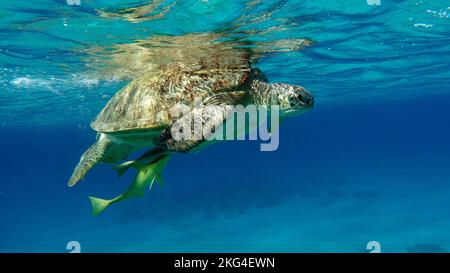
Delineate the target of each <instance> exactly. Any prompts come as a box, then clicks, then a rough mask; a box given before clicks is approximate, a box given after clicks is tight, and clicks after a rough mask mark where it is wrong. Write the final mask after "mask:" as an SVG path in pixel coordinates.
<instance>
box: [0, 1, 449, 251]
mask: <svg viewBox="0 0 450 273" xmlns="http://www.w3.org/2000/svg"><path fill="white" fill-rule="evenodd" d="M369 2H370V1H369ZM0 3H1V5H0V147H1V148H2V149H1V151H2V157H1V159H0V173H1V179H0V252H67V251H68V250H66V244H67V243H68V242H70V241H78V242H79V243H80V245H81V251H82V252H184V251H186V252H209V251H216V252H368V250H367V249H366V244H367V243H368V242H369V241H378V242H379V243H380V245H381V250H382V251H383V252H446V251H448V250H450V236H449V230H450V217H449V213H448V211H449V208H450V201H449V200H450V183H449V182H450V168H449V166H450V142H449V139H450V128H449V124H450V110H449V107H448V105H449V104H450V92H449V90H450V35H449V34H450V18H449V17H450V15H449V14H450V1H431V0H430V1H410V0H405V1H393V0H391V1H389V0H381V1H380V5H369V4H368V3H367V1H365V0H349V1H322V0H316V1H258V0H254V1H224V0H216V1H214V0H200V1H197V0H195V1H194V0H189V1H106V0H100V1H94V0H91V1H88V0H81V1H75V0H74V1H66V0H53V1H50V0H39V1H32V2H30V1H6V0H0ZM78 4H79V5H78ZM133 7H148V10H147V11H146V12H145V13H144V15H139V16H136V15H126V14H132V12H131V11H128V12H123V10H124V9H127V8H133ZM105 14H106V15H105ZM224 31H226V32H227V33H231V35H232V36H233V37H235V38H236V39H241V40H243V41H247V42H249V43H250V42H252V43H260V44H263V45H265V44H268V45H273V44H274V43H275V44H276V43H277V42H278V44H276V45H278V47H279V48H278V49H279V50H272V51H270V52H265V53H264V54H262V56H261V57H260V59H259V62H258V65H257V66H258V67H259V68H261V70H263V71H264V72H265V73H266V74H267V76H268V78H269V79H270V81H271V82H285V83H290V84H297V85H302V86H304V87H306V88H308V89H309V90H311V91H312V92H313V93H314V94H315V96H316V106H315V107H314V109H313V110H312V111H310V112H308V113H306V114H304V115H301V116H298V117H292V118H290V119H287V120H286V121H285V122H283V123H282V125H281V128H280V147H279V149H278V150H277V151H275V152H260V151H259V145H260V143H258V142H255V141H227V142H222V143H218V144H215V145H212V146H210V147H207V148H206V149H205V150H203V151H201V152H199V153H193V154H180V155H176V156H173V158H172V159H171V161H170V162H169V164H168V166H167V167H166V169H165V172H164V177H165V181H166V183H165V185H164V186H163V187H154V188H153V189H152V190H151V191H149V192H147V193H146V195H145V197H144V198H141V199H133V200H127V201H126V202H123V203H120V204H116V205H114V206H112V207H111V208H109V209H108V210H107V211H106V212H105V213H104V214H102V215H100V216H99V217H94V216H92V215H91V207H90V203H89V201H88V199H87V196H91V195H93V196H101V197H113V196H116V195H117V194H119V193H121V192H123V191H124V190H125V189H126V187H127V186H128V185H129V183H130V181H131V179H132V174H131V173H129V174H127V175H126V176H125V177H122V178H120V179H119V178H118V177H117V175H116V174H115V173H114V172H113V171H112V170H111V166H109V165H99V166H97V167H95V168H94V169H93V170H92V171H91V172H90V173H89V174H88V176H87V177H86V179H85V180H84V181H83V182H81V183H80V184H79V185H77V186H76V187H74V188H69V187H67V184H66V183H67V180H68V178H69V177H70V175H71V173H72V171H73V168H74V166H75V164H76V163H77V162H78V160H79V157H80V155H81V154H82V153H83V152H84V151H85V149H86V148H87V147H89V145H91V144H92V143H93V142H94V140H95V132H94V131H93V130H91V129H90V128H89V123H90V121H91V120H92V119H93V118H94V117H95V115H96V114H97V113H98V112H99V111H100V110H101V109H102V108H103V106H104V105H105V104H106V102H107V101H108V100H109V99H110V97H111V96H112V95H113V94H114V93H115V92H116V91H117V90H119V89H120V88H121V87H123V86H125V85H126V84H127V83H128V82H129V81H130V79H126V78H121V77H115V76H114V75H112V74H111V73H108V71H106V72H105V70H102V69H101V68H100V67H101V64H102V61H103V59H104V58H107V57H109V55H108V53H105V49H109V48H111V47H113V46H114V45H122V44H130V43H133V42H135V41H137V40H144V39H148V38H149V37H157V36H159V35H172V36H180V35H186V34H189V33H204V32H215V33H219V32H224ZM303 38H307V39H309V40H311V41H313V45H312V46H310V47H306V48H304V49H299V48H296V47H295V46H294V47H292V44H295V41H296V39H303ZM280 41H281V42H280ZM280 44H282V46H279V45H280ZM286 45H288V46H286ZM106 51H108V50H106ZM93 64H94V65H93ZM95 64H100V65H98V66H97V65H95Z"/></svg>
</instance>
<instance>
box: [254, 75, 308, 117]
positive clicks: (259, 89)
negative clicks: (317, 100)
mask: <svg viewBox="0 0 450 273" xmlns="http://www.w3.org/2000/svg"><path fill="white" fill-rule="evenodd" d="M250 93H251V96H252V97H253V101H254V103H255V104H259V105H278V106H279V107H280V111H281V113H280V114H281V116H282V117H287V116H292V115H297V114H301V113H303V112H306V111H308V110H310V109H311V108H312V107H313V106H314V97H313V95H312V94H311V93H310V92H309V91H307V90H306V89H305V88H304V87H302V86H298V85H290V84H285V83H272V84H271V83H267V82H263V81H259V80H255V81H253V82H252V84H251V92H250Z"/></svg>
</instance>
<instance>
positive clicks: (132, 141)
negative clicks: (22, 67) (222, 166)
mask: <svg viewBox="0 0 450 273" xmlns="http://www.w3.org/2000/svg"><path fill="white" fill-rule="evenodd" d="M183 39H184V41H185V43H184V44H183V47H180V48H175V49H173V47H172V48H170V45H168V47H169V48H168V49H167V50H165V51H158V52H159V53H160V54H163V52H166V54H167V52H170V53H169V54H168V55H167V56H156V57H158V58H157V59H158V60H161V59H164V57H167V58H169V57H174V56H175V58H176V61H162V62H161V63H160V64H159V65H158V68H157V69H151V70H149V71H146V72H145V73H144V74H142V75H141V76H139V77H137V78H136V79H134V80H133V81H131V82H130V83H129V84H128V85H127V86H125V87H124V88H123V89H122V90H120V91H119V92H117V93H116V94H115V95H114V96H113V97H112V98H111V100H110V101H109V102H108V103H107V105H106V106H105V107H104V108H103V110H102V111H101V112H100V113H99V114H98V116H97V117H96V119H95V120H94V121H93V122H92V123H91V127H92V129H94V130H95V131H97V132H98V134H97V141H96V142H95V143H94V144H93V145H92V146H91V147H90V148H89V149H88V150H87V151H86V152H85V153H84V154H83V155H82V157H81V159H80V162H79V163H78V165H77V166H76V168H75V170H74V172H73V174H72V177H71V178H70V180H69V183H68V184H69V186H73V185H75V184H76V183H77V182H78V181H80V180H81V179H83V178H84V176H85V175H86V173H87V172H88V171H89V170H90V169H91V168H92V167H93V166H95V165H96V164H98V163H118V162H120V161H122V160H124V159H126V158H127V157H128V156H129V155H130V154H132V153H133V152H136V151H138V150H140V149H142V148H146V147H151V149H150V150H149V151H148V152H146V153H145V154H144V155H142V156H141V157H140V158H138V159H136V160H132V161H128V162H125V163H122V164H120V165H117V166H115V167H114V169H115V170H116V171H117V172H118V174H119V175H122V174H123V173H124V172H125V171H126V170H127V169H128V168H130V167H132V168H135V169H137V170H138V172H137V175H136V177H135V179H134V181H133V183H132V184H131V185H130V187H129V188H128V190H127V191H126V192H125V193H124V194H122V195H119V196H118V197H116V198H114V199H111V200H104V199H99V198H94V197H90V200H91V203H92V206H93V213H94V215H97V214H99V213H101V212H102V211H103V210H104V209H105V208H106V207H108V206H109V205H110V204H112V203H115V202H118V201H121V200H124V199H127V198H130V197H133V196H142V195H143V193H144V189H145V188H146V187H147V186H150V187H151V186H152V185H153V183H154V182H155V181H156V182H161V176H160V174H161V172H162V170H163V168H164V166H165V164H166V163H167V161H168V159H169V156H170V155H171V154H173V153H179V152H181V153H185V152H189V151H192V150H194V149H196V148H198V147H201V146H202V145H204V144H205V143H208V141H207V140H206V139H205V137H200V138H197V139H191V140H189V139H188V140H179V139H178V140H177V139H175V138H174V137H173V136H172V134H171V132H172V131H171V129H172V127H173V126H174V123H175V122H176V121H178V122H180V121H181V122H185V121H183V119H186V122H190V120H189V121H188V120H187V118H186V117H188V116H189V115H186V114H185V115H181V116H180V115H174V114H173V112H172V110H173V109H174V108H176V106H177V105H180V104H183V105H185V106H187V107H188V108H189V111H190V112H191V113H193V112H195V111H197V112H199V113H202V112H201V111H199V108H198V107H195V105H194V101H195V98H199V99H200V100H201V101H202V102H203V105H204V106H203V107H207V106H211V105H220V104H225V105H243V106H245V105H249V104H254V105H278V106H279V107H280V111H281V112H280V115H281V117H282V118H283V117H284V116H288V115H292V114H298V113H302V112H304V111H306V110H309V109H310V108H311V107H312V106H313V104H314V99H313V96H312V95H311V94H310V93H309V92H308V91H307V90H305V88H303V87H301V86H295V85H290V84H281V83H273V84H272V83H269V82H268V81H267V78H266V76H265V75H264V74H263V73H262V72H261V71H260V70H259V69H257V68H254V67H253V65H252V51H251V50H250V49H248V48H238V47H235V46H234V45H231V44H228V43H224V42H217V43H214V42H211V41H209V42H208V43H205V37H203V36H199V37H196V36H188V37H184V38H183ZM207 39H211V37H208V38H207ZM177 41H178V42H179V41H180V39H178V40H177ZM193 41H197V42H198V41H200V43H194V42H193ZM188 45H191V47H188ZM205 45H206V46H205ZM171 49H173V52H172V51H171ZM155 50H160V48H158V49H155ZM169 55H172V56H169ZM173 55H174V56H173ZM217 109H218V110H217V111H216V112H212V113H211V112H209V113H208V116H207V117H206V116H205V117H202V118H204V120H206V119H207V120H209V121H210V122H211V121H212V123H213V124H214V125H215V126H219V125H220V124H221V123H223V122H224V121H225V120H226V119H227V118H228V117H229V115H230V112H227V110H226V109H227V108H220V107H218V108H217ZM224 109H225V110H224ZM200 110H202V109H200ZM205 115H206V114H205Z"/></svg>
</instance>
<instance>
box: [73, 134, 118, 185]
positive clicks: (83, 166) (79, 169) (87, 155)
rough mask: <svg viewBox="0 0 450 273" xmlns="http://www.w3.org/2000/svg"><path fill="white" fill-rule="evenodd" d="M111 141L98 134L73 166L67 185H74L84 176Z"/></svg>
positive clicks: (101, 156) (99, 158)
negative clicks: (96, 138)
mask: <svg viewBox="0 0 450 273" xmlns="http://www.w3.org/2000/svg"><path fill="white" fill-rule="evenodd" d="M110 143H111V142H110V141H109V139H107V138H106V137H103V136H100V137H99V138H98V140H97V142H95V143H94V144H93V145H92V146H91V147H89V149H87V150H86V152H84V154H83V155H82V156H81V159H80V162H79V163H78V164H77V166H76V167H75V170H74V171H73V174H72V176H71V177H70V179H69V183H68V185H69V186H70V187H72V186H74V185H75V184H76V183H77V182H78V181H80V180H81V179H83V178H84V176H85V175H86V173H87V172H88V171H89V170H90V169H91V168H92V167H94V166H95V165H96V164H97V163H99V162H100V161H101V160H102V158H103V155H104V154H105V152H106V149H107V147H108V146H109V144H110Z"/></svg>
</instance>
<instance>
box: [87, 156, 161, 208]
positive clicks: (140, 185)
mask: <svg viewBox="0 0 450 273" xmlns="http://www.w3.org/2000/svg"><path fill="white" fill-rule="evenodd" d="M168 160H169V155H168V154H164V155H162V156H161V157H158V158H157V159H155V160H154V161H153V162H151V163H147V164H143V163H141V162H140V161H139V159H137V160H134V161H129V163H128V162H126V163H128V164H127V165H124V168H126V169H128V168H129V167H133V168H136V169H137V171H138V173H137V174H136V177H135V178H134V180H133V183H131V185H130V186H129V187H128V189H127V191H126V192H124V193H123V194H121V195H119V196H117V197H115V198H113V199H110V200H105V199H100V198H96V197H89V199H90V200H91V204H92V214H93V215H99V214H100V213H102V212H103V211H104V210H105V209H106V208H107V207H109V206H110V205H111V204H113V203H116V202H120V201H123V200H126V199H129V198H132V197H142V196H144V191H145V189H146V188H147V187H150V188H151V187H152V186H153V184H154V183H155V182H159V183H162V178H161V173H162V171H163V169H164V167H165V166H166V164H167V162H168ZM121 165H123V164H121ZM118 166H120V165H118ZM126 169H125V171H126Z"/></svg>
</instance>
